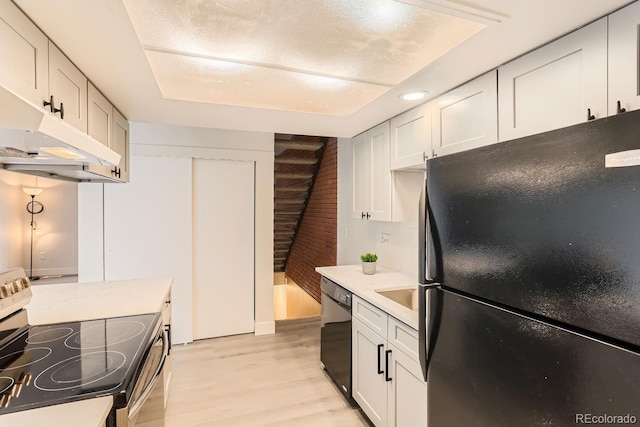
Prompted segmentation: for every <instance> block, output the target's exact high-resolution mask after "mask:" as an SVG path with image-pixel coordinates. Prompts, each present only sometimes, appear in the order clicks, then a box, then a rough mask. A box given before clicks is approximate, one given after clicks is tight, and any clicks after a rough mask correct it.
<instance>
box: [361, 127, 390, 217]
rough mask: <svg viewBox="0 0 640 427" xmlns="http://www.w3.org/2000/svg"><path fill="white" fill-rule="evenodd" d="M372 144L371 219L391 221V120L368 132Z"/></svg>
mask: <svg viewBox="0 0 640 427" xmlns="http://www.w3.org/2000/svg"><path fill="white" fill-rule="evenodd" d="M367 139H368V140H369V144H370V146H371V184H370V185H371V207H370V209H369V214H370V219H372V220H377V221H391V169H390V168H389V122H388V121H386V122H384V123H382V124H380V125H378V126H376V127H374V128H373V129H370V130H369V131H368V132H367Z"/></svg>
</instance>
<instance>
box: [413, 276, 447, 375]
mask: <svg viewBox="0 0 640 427" xmlns="http://www.w3.org/2000/svg"><path fill="white" fill-rule="evenodd" d="M439 289H440V283H435V282H431V283H429V284H424V285H423V284H420V285H418V354H419V358H420V367H421V368H422V375H423V377H424V380H425V381H427V375H428V373H429V361H430V359H431V354H432V353H433V348H434V346H435V342H436V338H437V336H438V327H439V325H440V320H439V319H440V312H441V302H442V299H441V295H440V293H438V292H436V291H437V290H439ZM427 296H429V313H428V314H429V319H428V321H427ZM427 338H428V339H427Z"/></svg>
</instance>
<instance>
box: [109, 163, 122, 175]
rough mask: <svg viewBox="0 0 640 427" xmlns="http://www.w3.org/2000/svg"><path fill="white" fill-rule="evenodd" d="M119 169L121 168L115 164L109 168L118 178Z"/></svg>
mask: <svg viewBox="0 0 640 427" xmlns="http://www.w3.org/2000/svg"><path fill="white" fill-rule="evenodd" d="M120 171H122V169H120V168H119V167H117V166H115V167H114V168H113V169H111V173H112V174H114V175H115V176H117V177H118V178H120Z"/></svg>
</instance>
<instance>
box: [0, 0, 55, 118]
mask: <svg viewBox="0 0 640 427" xmlns="http://www.w3.org/2000/svg"><path fill="white" fill-rule="evenodd" d="M48 43H49V41H48V40H47V37H46V36H45V35H44V34H43V33H42V32H41V31H40V30H39V29H38V27H36V26H35V25H34V24H33V23H32V22H31V21H30V20H29V18H27V17H26V16H25V15H24V14H23V13H22V12H21V11H20V10H19V9H18V8H17V7H16V6H15V5H14V4H13V3H11V2H10V1H6V0H5V1H2V2H0V58H1V59H0V86H3V87H6V88H8V89H10V90H12V91H13V92H15V93H17V94H19V95H21V96H22V97H24V98H25V99H27V100H29V101H31V102H32V103H33V104H35V105H39V106H42V102H43V101H44V100H48V99H49V82H48V80H47V77H48V75H49V72H48V70H47V68H48V66H49V58H48V55H49V53H48V52H49V47H48Z"/></svg>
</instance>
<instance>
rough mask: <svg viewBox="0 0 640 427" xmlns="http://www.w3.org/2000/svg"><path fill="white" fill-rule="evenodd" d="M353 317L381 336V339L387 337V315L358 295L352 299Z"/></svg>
mask: <svg viewBox="0 0 640 427" xmlns="http://www.w3.org/2000/svg"><path fill="white" fill-rule="evenodd" d="M351 315H352V316H353V317H355V318H356V319H358V320H360V321H361V322H362V323H364V324H365V325H367V326H368V327H369V328H371V329H373V330H374V331H375V332H377V333H378V334H380V336H381V337H386V336H387V318H388V316H387V313H385V312H384V311H382V310H380V309H379V308H377V307H375V306H373V305H371V304H369V303H368V302H366V301H364V300H362V299H360V298H359V297H357V296H356V295H354V296H353V299H352V305H351Z"/></svg>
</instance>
